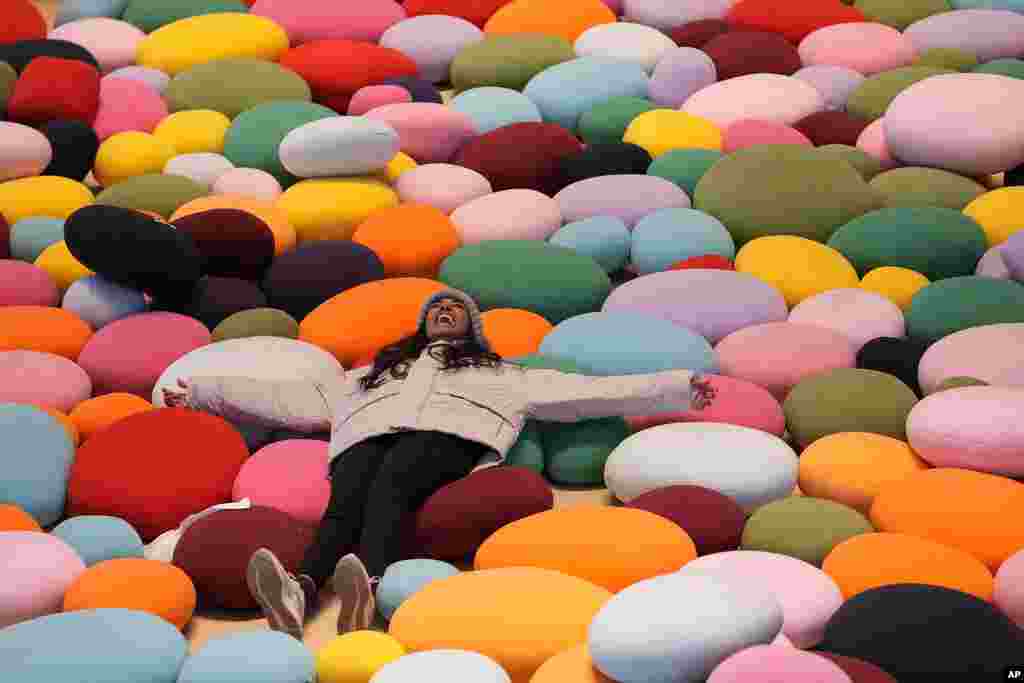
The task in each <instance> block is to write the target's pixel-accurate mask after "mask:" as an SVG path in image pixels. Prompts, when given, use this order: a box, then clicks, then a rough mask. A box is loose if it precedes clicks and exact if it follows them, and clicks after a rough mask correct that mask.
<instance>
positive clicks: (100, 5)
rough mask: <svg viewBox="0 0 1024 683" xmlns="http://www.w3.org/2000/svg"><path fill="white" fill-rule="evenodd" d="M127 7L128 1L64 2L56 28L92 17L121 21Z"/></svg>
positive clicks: (88, 0) (69, 0)
mask: <svg viewBox="0 0 1024 683" xmlns="http://www.w3.org/2000/svg"><path fill="white" fill-rule="evenodd" d="M127 6H128V0H64V2H62V3H61V5H60V10H59V11H58V12H57V19H56V21H54V26H60V25H61V24H67V23H68V22H71V21H75V20H77V19H90V18H92V17H109V18H111V19H120V18H121V15H122V14H124V8H125V7H127Z"/></svg>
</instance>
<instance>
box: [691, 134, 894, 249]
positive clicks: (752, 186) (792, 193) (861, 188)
mask: <svg viewBox="0 0 1024 683" xmlns="http://www.w3.org/2000/svg"><path fill="white" fill-rule="evenodd" d="M693 200H694V202H693V203H694V208H696V209H699V210H700V211H704V212H705V213H709V214H711V215H712V216H714V217H715V218H717V219H718V220H720V221H721V222H722V223H724V224H725V227H726V228H727V229H728V230H729V233H730V234H731V235H732V237H733V239H734V240H735V241H736V244H737V246H741V245H742V244H744V243H746V242H749V241H750V240H753V239H756V238H758V237H765V236H768V235H797V236H800V237H805V238H807V239H812V240H817V241H819V242H825V241H826V240H828V238H829V237H831V236H832V233H833V232H835V231H836V229H838V228H839V226H841V225H843V224H845V223H848V222H850V221H851V220H853V219H854V218H856V217H857V216H860V215H862V214H865V213H867V212H868V211H871V210H873V209H876V208H878V198H877V196H876V195H875V192H874V190H872V189H871V187H869V186H868V184H867V182H865V180H864V178H863V177H862V176H861V175H860V173H858V172H857V171H856V170H855V169H854V168H853V166H851V165H850V164H849V163H847V162H845V161H842V160H840V159H837V158H834V157H830V156H827V155H823V154H821V153H819V152H816V151H815V150H814V149H813V148H809V147H805V146H803V145H755V146H753V147H747V148H745V149H741V150H739V151H738V152H734V153H732V154H729V155H728V156H726V157H724V158H723V159H722V160H721V161H719V162H718V163H716V164H715V165H714V166H712V167H711V168H710V169H709V170H708V172H707V173H705V174H704V177H703V178H701V179H700V182H698V183H697V188H696V190H695V191H694V196H693Z"/></svg>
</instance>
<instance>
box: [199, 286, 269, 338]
mask: <svg viewBox="0 0 1024 683" xmlns="http://www.w3.org/2000/svg"><path fill="white" fill-rule="evenodd" d="M266 306H267V297H266V295H264V294H263V290H261V289H260V288H259V286H258V285H257V284H256V283H255V282H252V281H251V280H241V279H239V278H235V277H213V276H210V277H204V278H203V279H202V280H200V281H199V282H198V283H197V284H196V286H195V289H193V290H192V301H191V302H189V306H188V310H187V313H188V315H190V316H192V317H193V318H195V319H196V320H198V321H199V322H201V323H203V324H204V325H206V327H207V328H209V329H211V330H212V329H213V328H215V327H217V325H220V324H221V323H222V322H223V321H224V320H225V319H226V318H229V317H231V316H233V315H234V314H235V313H240V312H242V311H249V310H252V309H254V308H266Z"/></svg>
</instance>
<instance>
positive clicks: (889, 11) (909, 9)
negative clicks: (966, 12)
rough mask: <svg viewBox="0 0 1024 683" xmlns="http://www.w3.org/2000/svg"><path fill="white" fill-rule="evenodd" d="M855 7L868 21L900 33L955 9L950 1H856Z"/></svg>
mask: <svg viewBox="0 0 1024 683" xmlns="http://www.w3.org/2000/svg"><path fill="white" fill-rule="evenodd" d="M853 6H854V7H856V8H857V9H859V10H860V11H861V13H862V14H863V15H864V16H865V17H866V18H867V20H868V21H874V22H877V23H879V24H885V25H886V26H892V27H893V28H895V29H899V30H900V31H902V30H903V29H905V28H906V27H908V26H910V25H911V24H913V23H914V22H915V21H919V20H921V19H924V18H926V17H930V16H931V15H933V14H940V13H942V12H949V11H950V10H951V9H953V8H952V7H950V4H949V1H948V0H856V2H854V3H853Z"/></svg>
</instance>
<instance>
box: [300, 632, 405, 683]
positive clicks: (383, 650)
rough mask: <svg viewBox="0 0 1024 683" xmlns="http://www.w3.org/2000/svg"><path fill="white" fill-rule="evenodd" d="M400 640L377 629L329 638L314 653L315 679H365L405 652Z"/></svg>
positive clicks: (340, 682) (337, 682)
mask: <svg viewBox="0 0 1024 683" xmlns="http://www.w3.org/2000/svg"><path fill="white" fill-rule="evenodd" d="M405 652H406V650H405V648H404V647H403V646H402V644H401V643H400V642H398V641H397V640H395V639H394V638H392V637H391V636H389V635H387V634H386V633H380V632H379V631H371V630H363V631H353V632H350V633H346V634H344V635H341V636H339V637H337V638H335V639H334V640H332V641H330V642H329V643H328V644H327V645H326V646H325V647H322V648H320V649H319V650H318V651H317V653H316V680H317V681H323V682H324V683H347V682H348V681H367V680H369V679H370V678H372V677H373V675H374V674H375V673H377V672H378V671H380V669H382V668H383V667H384V666H386V665H387V664H390V663H391V662H393V661H395V660H397V659H399V658H400V657H402V656H403V655H405Z"/></svg>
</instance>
